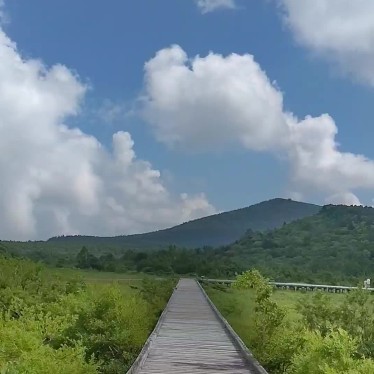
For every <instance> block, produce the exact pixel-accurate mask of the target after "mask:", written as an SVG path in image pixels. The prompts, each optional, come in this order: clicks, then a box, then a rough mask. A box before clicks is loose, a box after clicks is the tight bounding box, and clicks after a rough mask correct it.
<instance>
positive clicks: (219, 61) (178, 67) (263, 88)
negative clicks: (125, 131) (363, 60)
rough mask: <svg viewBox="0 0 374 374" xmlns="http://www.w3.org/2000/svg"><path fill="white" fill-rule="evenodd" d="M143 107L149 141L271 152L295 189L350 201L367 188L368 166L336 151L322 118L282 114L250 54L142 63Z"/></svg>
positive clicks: (174, 51)
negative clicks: (285, 166) (285, 165)
mask: <svg viewBox="0 0 374 374" xmlns="http://www.w3.org/2000/svg"><path fill="white" fill-rule="evenodd" d="M143 104H144V115H145V117H146V119H147V121H148V122H149V123H150V125H151V126H152V127H153V130H154V132H155V135H156V137H157V138H158V139H159V140H160V141H162V142H164V143H165V144H167V145H169V146H171V147H178V148H185V149H189V150H197V151H205V150H210V149H212V148H214V149H216V148H217V147H224V146H242V147H245V148H247V149H250V150H254V151H267V152H276V153H277V154H279V155H282V157H287V158H288V160H289V163H290V168H291V170H292V178H293V181H294V183H295V184H296V185H297V187H298V190H300V189H302V191H303V192H307V191H309V192H311V191H312V192H313V191H321V192H323V193H325V194H326V195H327V196H340V197H342V196H345V197H347V196H349V197H350V199H346V201H348V200H349V202H352V201H353V202H355V203H357V202H358V200H355V199H354V198H353V192H352V191H353V190H355V189H359V188H366V189H373V188H374V161H373V160H370V159H367V158H365V157H364V156H362V155H356V154H352V153H347V152H341V151H340V150H339V147H338V144H337V143H336V140H335V137H336V134H337V132H338V129H337V126H336V124H335V122H334V120H333V118H331V117H330V116H329V115H328V114H323V115H321V116H319V117H310V116H307V117H306V118H304V119H301V120H300V119H298V118H296V117H295V116H294V115H292V113H286V112H285V111H284V108H283V95H282V92H281V91H280V90H279V88H278V87H277V86H276V85H275V84H272V83H271V82H270V80H269V79H268V77H267V75H266V73H265V72H264V71H263V70H262V69H261V67H260V66H259V64H258V63H257V62H256V61H255V60H254V58H253V56H251V55H236V54H232V55H229V56H222V55H218V54H214V53H210V54H209V55H208V56H206V57H200V56H196V57H193V58H188V56H187V55H186V53H185V52H184V51H183V50H182V48H181V47H179V46H172V47H170V48H165V49H163V50H161V51H159V52H158V53H157V54H156V56H155V57H154V58H152V59H151V60H150V61H148V62H147V63H146V65H145V97H143ZM300 192H301V191H300ZM340 200H341V199H340Z"/></svg>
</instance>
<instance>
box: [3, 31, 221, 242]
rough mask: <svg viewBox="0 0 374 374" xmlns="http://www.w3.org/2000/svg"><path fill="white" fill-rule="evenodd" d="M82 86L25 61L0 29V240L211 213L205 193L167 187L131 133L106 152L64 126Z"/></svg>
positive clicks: (155, 223)
mask: <svg viewBox="0 0 374 374" xmlns="http://www.w3.org/2000/svg"><path fill="white" fill-rule="evenodd" d="M85 91H86V87H85V85H84V84H82V82H80V81H79V78H78V77H77V76H75V75H74V74H72V72H71V71H69V70H68V69H67V68H66V67H65V66H63V65H55V66H52V67H51V68H47V67H46V66H45V65H43V63H42V62H41V61H38V60H30V59H29V60H25V59H23V58H22V57H21V55H20V53H19V52H18V50H17V47H16V45H15V44H14V43H13V42H12V41H11V40H10V39H9V38H8V37H7V36H6V35H5V33H4V32H3V31H1V30H0V180H1V182H0V238H1V239H34V238H46V237H48V236H51V235H56V234H64V233H65V234H69V233H81V234H96V235H99V234H101V235H111V234H126V233H135V232H141V231H148V230H151V229H157V228H164V227H166V226H170V225H174V224H177V223H181V222H183V221H186V220H189V219H192V218H196V217H200V216H202V215H207V214H209V213H213V212H214V211H215V210H214V208H213V207H212V206H211V205H210V204H209V202H208V201H207V200H206V198H205V196H204V195H203V194H201V195H197V196H188V195H185V194H182V195H181V196H174V195H173V194H171V193H170V192H169V191H167V190H166V188H165V186H164V184H163V180H162V177H161V175H160V172H159V171H158V170H155V169H154V168H153V167H152V165H151V164H150V163H149V162H147V161H143V160H139V159H137V157H136V155H135V151H134V143H133V140H132V139H131V136H130V134H129V133H127V132H118V133H116V134H114V136H113V145H112V151H109V150H107V149H106V148H105V147H104V146H103V145H102V144H101V143H100V142H99V141H98V140H97V139H96V138H95V137H93V136H89V135H87V134H85V133H83V132H82V131H81V130H79V129H78V128H70V127H68V126H67V122H68V120H69V117H70V116H75V115H77V114H78V113H79V110H80V103H81V101H82V99H83V98H84V95H85Z"/></svg>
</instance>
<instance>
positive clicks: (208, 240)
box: [47, 198, 321, 249]
mask: <svg viewBox="0 0 374 374" xmlns="http://www.w3.org/2000/svg"><path fill="white" fill-rule="evenodd" d="M320 209H321V206H319V205H314V204H308V203H303V202H297V201H293V200H291V199H281V198H276V199H271V200H268V201H263V202H261V203H258V204H255V205H251V206H249V207H246V208H241V209H237V210H232V211H229V212H224V213H219V214H215V215H212V216H208V217H204V218H199V219H196V220H193V221H189V222H186V223H183V224H181V225H178V226H174V227H171V228H168V229H164V230H159V231H154V232H150V233H145V234H134V235H123V236H115V237H98V236H97V237H96V236H61V237H53V238H50V239H48V240H47V243H49V244H57V245H58V246H59V247H60V246H61V245H62V246H63V245H64V244H66V245H68V246H69V247H74V248H75V247H76V248H78V247H82V246H87V247H91V248H97V249H100V248H102V247H107V248H121V249H158V248H161V247H165V246H168V245H176V246H179V247H185V248H196V247H204V246H212V247H217V246H222V245H227V244H230V243H232V242H234V241H236V240H238V239H239V238H241V237H242V236H243V235H244V234H245V233H246V232H247V231H248V230H249V229H250V230H252V231H264V230H271V229H274V228H277V227H281V226H282V225H283V224H284V223H289V222H292V221H294V220H298V219H301V218H304V217H308V216H311V215H314V214H316V213H318V212H319V210H320Z"/></svg>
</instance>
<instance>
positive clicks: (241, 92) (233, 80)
mask: <svg viewBox="0 0 374 374" xmlns="http://www.w3.org/2000/svg"><path fill="white" fill-rule="evenodd" d="M145 85H146V93H147V96H146V97H145V98H144V100H145V116H146V118H147V119H148V121H149V122H150V123H151V124H152V126H153V128H154V131H155V134H156V136H157V138H158V139H159V140H160V141H162V142H165V143H167V144H168V145H170V146H172V147H180V146H182V147H186V148H188V149H191V148H192V149H206V148H217V147H221V146H226V145H228V144H229V145H230V144H231V145H237V144H241V145H245V146H247V147H249V148H252V149H258V150H261V149H269V148H272V147H277V146H278V145H279V144H280V143H281V141H282V139H287V138H288V134H287V132H288V126H287V123H286V119H285V117H284V115H283V112H282V106H283V97H282V94H281V93H280V92H279V91H277V90H276V89H275V88H274V86H273V85H272V84H271V82H270V81H269V79H268V78H267V76H266V74H265V73H264V72H263V71H262V70H261V68H260V66H259V65H258V64H257V63H256V62H255V61H254V59H253V56H251V55H243V56H240V55H236V54H232V55H230V56H228V57H223V56H221V55H217V54H213V53H210V54H209V55H208V56H206V57H199V56H197V57H195V58H193V59H191V60H189V59H188V57H187V55H186V53H185V52H184V51H183V50H182V48H181V47H179V46H177V45H174V46H172V47H171V48H166V49H163V50H161V51H159V52H158V53H157V54H156V56H155V57H154V58H153V59H151V60H150V61H148V62H147V63H146V65H145Z"/></svg>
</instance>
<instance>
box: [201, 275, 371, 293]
mask: <svg viewBox="0 0 374 374" xmlns="http://www.w3.org/2000/svg"><path fill="white" fill-rule="evenodd" d="M198 280H199V282H200V283H204V282H206V283H218V284H225V285H230V284H232V283H234V282H235V281H234V280H233V279H210V278H198ZM269 284H271V285H272V286H274V287H275V288H277V289H283V290H294V291H317V290H321V291H325V292H332V293H345V292H349V291H352V290H357V288H358V287H352V286H333V285H326V284H311V283H292V282H291V283H290V282H269ZM363 289H365V290H367V291H368V292H371V293H374V288H363Z"/></svg>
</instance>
